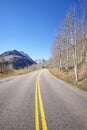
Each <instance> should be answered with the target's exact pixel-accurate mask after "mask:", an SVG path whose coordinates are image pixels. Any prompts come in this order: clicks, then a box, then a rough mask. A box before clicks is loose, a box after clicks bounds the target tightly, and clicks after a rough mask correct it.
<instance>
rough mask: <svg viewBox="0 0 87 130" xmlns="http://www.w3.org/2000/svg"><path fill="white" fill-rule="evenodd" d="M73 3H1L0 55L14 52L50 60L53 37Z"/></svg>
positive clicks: (50, 0) (41, 0) (68, 0)
mask: <svg viewBox="0 0 87 130" xmlns="http://www.w3.org/2000/svg"><path fill="white" fill-rule="evenodd" d="M76 1H78V0H0V53H2V52H4V51H7V50H14V49H16V50H18V51H24V52H26V53H28V55H29V56H30V57H31V58H33V59H38V58H45V59H46V60H47V59H49V58H50V56H51V46H52V43H53V40H54V37H55V34H56V32H57V30H58V28H59V26H60V25H61V24H62V22H63V21H64V19H65V15H66V13H67V12H68V11H69V9H70V7H71V6H72V5H73V4H74V3H76ZM76 4H78V3H76Z"/></svg>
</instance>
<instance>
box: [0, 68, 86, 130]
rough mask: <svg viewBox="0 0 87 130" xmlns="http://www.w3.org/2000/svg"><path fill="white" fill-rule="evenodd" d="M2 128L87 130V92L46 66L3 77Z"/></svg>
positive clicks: (0, 95) (0, 84) (0, 99)
mask: <svg viewBox="0 0 87 130" xmlns="http://www.w3.org/2000/svg"><path fill="white" fill-rule="evenodd" d="M0 130H87V92H84V91H82V90H79V89H78V88H76V87H74V86H72V85H70V84H68V83H66V82H64V81H62V80H60V79H57V78H56V77H54V76H53V75H51V74H50V73H49V71H48V70H47V69H44V70H41V71H35V72H32V73H29V74H25V75H20V76H10V77H7V78H1V79H0Z"/></svg>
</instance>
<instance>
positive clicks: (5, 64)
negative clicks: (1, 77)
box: [0, 50, 36, 72]
mask: <svg viewBox="0 0 87 130" xmlns="http://www.w3.org/2000/svg"><path fill="white" fill-rule="evenodd" d="M35 63H36V62H35V61H33V60H32V59H31V58H30V57H29V56H28V55H27V54H26V53H23V52H19V51H17V50H10V51H7V52H4V53H2V54H1V55H0V72H3V71H7V70H11V69H16V70H17V69H21V68H24V67H28V66H30V65H32V64H35Z"/></svg>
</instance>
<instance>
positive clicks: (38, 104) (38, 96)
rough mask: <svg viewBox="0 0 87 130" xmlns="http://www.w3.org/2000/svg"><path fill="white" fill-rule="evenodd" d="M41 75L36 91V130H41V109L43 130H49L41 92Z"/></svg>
mask: <svg viewBox="0 0 87 130" xmlns="http://www.w3.org/2000/svg"><path fill="white" fill-rule="evenodd" d="M40 74H41V73H39V74H38V76H37V80H36V91H35V126H36V130H40V120H39V108H40V114H41V123H42V129H43V130H48V128H47V123H46V118H45V112H44V106H43V102H42V97H41V91H40Z"/></svg>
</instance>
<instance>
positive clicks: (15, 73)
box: [0, 69, 32, 78]
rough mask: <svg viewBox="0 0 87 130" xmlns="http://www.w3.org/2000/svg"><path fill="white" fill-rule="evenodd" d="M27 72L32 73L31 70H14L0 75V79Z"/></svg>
mask: <svg viewBox="0 0 87 130" xmlns="http://www.w3.org/2000/svg"><path fill="white" fill-rule="evenodd" d="M29 72H32V70H29V69H23V70H14V71H12V72H6V73H0V78H3V77H7V76H14V75H21V74H26V73H29Z"/></svg>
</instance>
